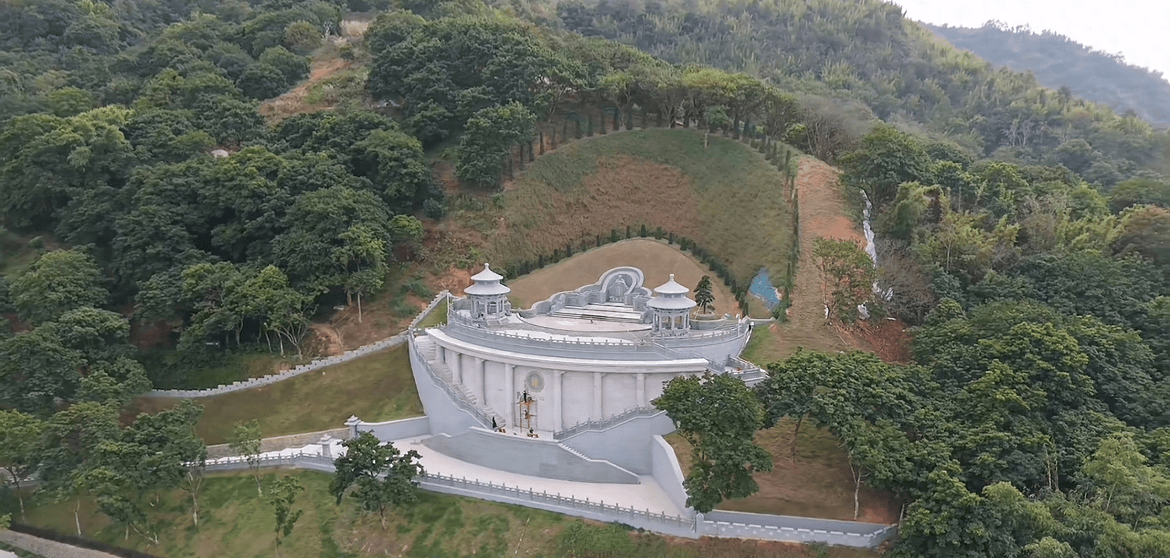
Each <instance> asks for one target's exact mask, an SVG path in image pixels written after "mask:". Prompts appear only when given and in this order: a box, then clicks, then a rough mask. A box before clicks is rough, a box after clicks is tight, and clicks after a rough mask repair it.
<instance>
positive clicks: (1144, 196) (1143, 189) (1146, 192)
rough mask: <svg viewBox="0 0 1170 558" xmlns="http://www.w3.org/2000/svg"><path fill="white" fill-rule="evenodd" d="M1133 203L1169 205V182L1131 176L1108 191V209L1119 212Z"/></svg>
mask: <svg viewBox="0 0 1170 558" xmlns="http://www.w3.org/2000/svg"><path fill="white" fill-rule="evenodd" d="M1133 205H1157V206H1159V207H1163V208H1165V207H1170V184H1168V183H1166V182H1163V181H1159V180H1153V179H1149V178H1133V179H1130V180H1126V181H1125V182H1122V183H1120V184H1118V185H1117V186H1114V187H1113V190H1112V191H1110V192H1109V209H1110V210H1111V211H1113V212H1114V213H1121V212H1122V211H1123V210H1124V209H1126V208H1128V207H1130V206H1133Z"/></svg>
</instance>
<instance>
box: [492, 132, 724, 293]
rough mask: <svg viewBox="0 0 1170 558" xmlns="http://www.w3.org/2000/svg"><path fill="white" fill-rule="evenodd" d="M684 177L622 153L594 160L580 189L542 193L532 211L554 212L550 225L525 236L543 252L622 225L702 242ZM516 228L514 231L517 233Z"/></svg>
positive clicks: (695, 206) (698, 218) (674, 170)
mask: <svg viewBox="0 0 1170 558" xmlns="http://www.w3.org/2000/svg"><path fill="white" fill-rule="evenodd" d="M689 181H690V179H689V178H688V177H687V176H686V175H685V174H683V172H682V171H680V170H679V169H677V168H674V167H671V166H667V165H661V164H658V163H653V162H650V161H646V160H643V159H638V158H634V157H626V156H621V155H618V156H612V157H607V158H605V159H604V160H600V161H598V163H597V171H596V172H594V173H592V174H590V175H588V176H586V177H584V179H583V180H582V181H581V186H582V188H583V190H577V191H573V192H558V191H557V190H555V189H552V188H550V189H549V190H548V193H547V195H543V196H542V199H541V200H540V202H541V207H540V208H539V209H538V210H536V211H538V212H539V213H542V214H545V215H556V216H557V219H556V223H555V226H552V227H542V228H541V230H540V234H539V235H531V236H529V237H528V238H527V240H528V242H530V243H531V245H532V246H533V247H534V248H536V249H537V250H538V251H539V252H541V253H545V254H548V253H551V252H552V251H553V250H554V249H560V250H564V249H565V246H566V245H567V244H569V243H572V244H573V248H574V251H576V250H577V249H579V248H580V243H581V240H582V239H588V238H591V237H595V236H596V235H597V234H601V235H602V236H608V231H610V230H611V229H617V230H618V232H619V234H621V235H622V236H625V232H626V227H627V226H630V227H640V226H641V225H643V224H645V225H647V226H649V227H650V228H651V229H653V228H654V227H662V228H663V229H665V230H670V231H673V232H674V233H675V234H678V235H683V236H687V237H689V238H692V239H694V240H696V241H698V242H699V243H700V245H702V242H703V232H702V231H703V227H702V225H701V223H702V218H703V216H702V215H701V213H700V212H699V204H698V203H696V200H695V199H694V195H693V194H692V189H691V185H690V182H689ZM647 185H653V187H652V188H651V187H647ZM500 226H501V227H502V231H497V235H499V234H500V233H501V232H507V227H508V223H506V222H505V223H501V225H500ZM521 230H522V229H521V228H517V229H516V233H515V234H521ZM602 231H605V232H602ZM633 232H634V234H638V232H639V231H638V230H637V229H635V230H634V231H633ZM522 234H530V233H522ZM607 269H608V268H607ZM592 280H596V277H593V278H592ZM592 280H590V281H589V282H590V283H591V282H592Z"/></svg>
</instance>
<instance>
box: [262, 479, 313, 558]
mask: <svg viewBox="0 0 1170 558" xmlns="http://www.w3.org/2000/svg"><path fill="white" fill-rule="evenodd" d="M304 490H305V488H304V487H303V486H301V482H300V481H299V480H297V478H296V477H281V478H280V479H279V480H277V481H276V483H275V484H273V485H272V491H271V492H270V494H269V496H268V502H269V504H271V505H272V512H273V515H275V516H276V555H277V556H280V545H281V543H283V542H284V540H285V539H287V538H288V536H289V535H290V534H292V530H293V527H295V526H296V524H297V521H298V520H300V519H301V516H302V515H304V513H305V510H303V509H302V510H294V509H293V506H294V505H296V501H297V495H298V494H300V493H301V492H304Z"/></svg>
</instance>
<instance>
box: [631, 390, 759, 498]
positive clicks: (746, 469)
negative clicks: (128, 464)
mask: <svg viewBox="0 0 1170 558" xmlns="http://www.w3.org/2000/svg"><path fill="white" fill-rule="evenodd" d="M652 403H654V406H655V407H658V408H659V409H662V410H664V411H666V414H667V416H669V417H670V418H671V420H673V421H674V424H675V427H676V428H678V432H679V434H681V435H682V436H683V437H684V438H686V440H687V441H688V442H690V443H691V446H692V447H693V448H694V461H693V463H694V464H693V466H692V470H691V474H690V475H687V478H686V480H685V481H684V482H683V486H684V487H685V488H686V490H687V505H688V506H690V507H692V508H694V509H695V510H696V511H698V512H701V513H707V512H709V511H711V510H712V509H714V508H715V506H716V505H717V504H719V502H721V501H723V500H725V499H728V498H745V497H747V496H750V495H752V494H754V493H755V492H756V491H757V490H759V485H757V484H756V481H755V480H754V479H753V478H752V475H753V474H754V473H755V472H757V471H770V470H772V458H771V456H769V455H768V452H766V451H764V450H763V449H762V448H760V447H759V446H757V445H755V443H754V442H753V441H752V440H753V436H754V435H755V433H756V431H757V430H759V428H760V426H762V425H763V419H764V411H763V409H762V408H761V406H760V402H759V400H758V399H756V397H755V395H754V394H753V393H752V392H751V390H749V389H748V388H747V386H745V385H744V384H743V382H742V381H740V380H739V379H736V378H733V377H731V376H729V375H726V374H710V373H708V374H705V375H703V376H679V377H677V378H674V379H673V380H671V381H670V382H669V383H667V385H666V389H665V390H663V392H662V396H661V397H659V398H657V399H655V400H654V401H653V402H652Z"/></svg>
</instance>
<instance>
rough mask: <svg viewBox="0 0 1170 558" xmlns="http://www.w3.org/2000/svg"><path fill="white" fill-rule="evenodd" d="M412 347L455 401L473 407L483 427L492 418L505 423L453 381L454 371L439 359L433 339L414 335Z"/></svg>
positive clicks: (499, 422) (463, 386)
mask: <svg viewBox="0 0 1170 558" xmlns="http://www.w3.org/2000/svg"><path fill="white" fill-rule="evenodd" d="M414 347H415V350H417V351H418V353H419V356H420V357H422V360H423V361H424V362H426V364H427V368H428V372H430V373H431V374H432V376H433V377H434V378H435V379H436V380H438V381H439V382H440V383H441V384H442V385H443V386H444V387H445V389H446V391H447V393H449V394H451V395H452V396H453V397H454V398H455V400H456V402H457V403H462V404H463V405H465V406H467V407H469V408H470V409H473V410H474V412H475V413H476V414H477V415H479V416H480V417H482V419H483V420H484V426H485V427H491V424H492V419H495V421H496V424H505V422H504V417H503V416H501V415H500V414H498V413H496V412H495V411H494V410H493V409H492V408H490V407H487V406H485V405H481V404H480V403H481V402H480V401H479V398H478V397H476V396H475V394H473V393H471V390H469V389H468V388H467V386H465V385H463V384H461V383H459V382H456V381H455V374H454V372H452V371H451V369H450V368H448V367H447V365H446V364H443V363H442V362H440V361H439V348H438V346H437V345H436V344H435V342H434V341H432V340H430V339H429V338H428V337H427V336H426V335H418V336H415V337H414Z"/></svg>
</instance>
